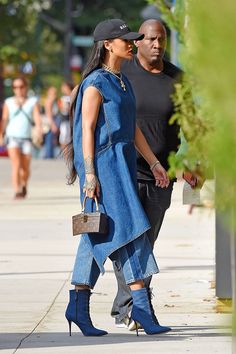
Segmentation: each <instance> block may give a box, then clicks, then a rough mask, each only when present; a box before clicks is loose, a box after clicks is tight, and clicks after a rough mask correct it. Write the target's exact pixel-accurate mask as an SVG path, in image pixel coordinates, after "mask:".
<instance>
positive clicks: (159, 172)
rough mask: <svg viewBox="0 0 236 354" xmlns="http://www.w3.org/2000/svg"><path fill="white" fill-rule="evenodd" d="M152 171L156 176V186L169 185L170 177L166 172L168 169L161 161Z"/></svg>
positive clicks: (163, 186)
mask: <svg viewBox="0 0 236 354" xmlns="http://www.w3.org/2000/svg"><path fill="white" fill-rule="evenodd" d="M151 171H152V173H153V176H154V177H155V180H156V186H158V187H161V188H167V187H168V186H169V183H170V180H169V177H168V175H167V173H166V170H165V169H164V167H162V165H161V164H160V163H158V164H156V165H155V166H154V167H153V168H152V170H151Z"/></svg>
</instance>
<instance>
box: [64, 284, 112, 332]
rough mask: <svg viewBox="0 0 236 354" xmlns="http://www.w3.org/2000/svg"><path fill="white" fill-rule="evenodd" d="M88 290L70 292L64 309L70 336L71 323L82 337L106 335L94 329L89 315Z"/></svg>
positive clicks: (89, 294) (89, 293)
mask: <svg viewBox="0 0 236 354" xmlns="http://www.w3.org/2000/svg"><path fill="white" fill-rule="evenodd" d="M90 296H91V292H90V290H87V289H84V290H78V291H75V290H70V302H69V304H68V306H67V309H66V313H65V316H66V319H67V321H68V323H69V334H70V336H71V322H74V324H76V326H78V327H79V329H80V330H81V332H82V333H83V335H84V336H104V335H105V334H107V332H106V331H103V330H102V329H98V328H95V327H94V326H93V324H92V321H91V318H90V314H89V299H90Z"/></svg>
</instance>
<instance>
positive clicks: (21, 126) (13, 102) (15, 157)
mask: <svg viewBox="0 0 236 354" xmlns="http://www.w3.org/2000/svg"><path fill="white" fill-rule="evenodd" d="M12 89H13V92H14V96H12V97H9V98H7V99H6V100H5V103H4V106H3V114H2V135H4V134H6V138H7V148H8V154H9V157H10V159H11V163H12V184H13V188H14V191H15V197H14V198H15V199H22V198H25V196H26V194H27V183H28V179H29V175H30V161H31V151H32V142H31V129H32V126H33V125H35V127H36V129H37V130H38V134H39V135H40V134H41V117H40V111H39V105H38V102H37V98H36V97H28V96H27V91H28V85H27V81H26V79H25V78H24V77H19V78H15V79H14V80H13V82H12Z"/></svg>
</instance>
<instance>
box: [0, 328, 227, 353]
mask: <svg viewBox="0 0 236 354" xmlns="http://www.w3.org/2000/svg"><path fill="white" fill-rule="evenodd" d="M74 330H75V332H74V333H73V332H72V336H71V337H70V336H69V334H68V333H65V332H39V333H32V334H27V333H1V334H0V343H1V344H0V349H15V348H46V347H67V346H68V347H70V346H79V347H82V346H88V345H90V346H93V345H106V344H108V345H109V344H119V343H144V342H153V341H157V342H160V341H162V342H164V341H166V342H167V341H176V342H178V341H183V340H187V339H190V338H193V337H212V338H215V337H231V333H230V327H222V326H186V327H184V326H182V327H181V326H178V327H175V326H173V327H172V331H171V332H169V333H168V334H159V335H152V336H148V335H146V334H145V333H144V332H143V331H139V336H138V337H137V336H136V333H135V332H133V333H119V334H118V333H109V334H108V335H107V336H102V337H84V336H83V335H82V333H81V332H78V331H77V332H76V329H75V327H74ZM222 330H224V331H226V330H227V332H225V333H223V332H222ZM200 331H206V332H204V333H201V332H200Z"/></svg>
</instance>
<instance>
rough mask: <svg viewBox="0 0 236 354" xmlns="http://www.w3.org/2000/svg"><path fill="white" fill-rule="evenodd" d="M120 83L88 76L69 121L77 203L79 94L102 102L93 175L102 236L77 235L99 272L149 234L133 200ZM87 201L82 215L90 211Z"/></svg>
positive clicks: (132, 158)
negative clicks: (90, 92)
mask: <svg viewBox="0 0 236 354" xmlns="http://www.w3.org/2000/svg"><path fill="white" fill-rule="evenodd" d="M122 79H123V81H124V82H125V86H126V91H124V90H123V89H122V87H121V85H120V80H119V79H118V78H117V77H116V76H114V75H113V74H111V73H109V72H108V71H106V70H104V69H96V70H94V71H93V72H91V73H90V74H89V75H88V76H87V77H86V78H85V79H84V81H83V82H82V84H81V85H80V89H79V93H78V97H77V101H76V109H75V115H74V129H73V142H74V143H73V144H74V165H75V168H76V171H77V174H78V176H79V183H80V192H81V193H80V195H81V203H82V202H83V198H84V193H83V185H84V180H85V170H84V159H83V152H82V114H81V106H82V98H83V93H84V91H85V89H86V88H87V87H89V86H94V87H96V88H97V90H98V91H99V92H100V94H101V96H102V103H101V106H100V110H99V115H98V119H97V125H96V129H95V151H94V164H95V171H96V175H97V177H98V180H99V182H100V187H101V195H100V198H99V207H100V210H101V212H104V213H106V214H107V215H108V217H109V232H108V234H106V235H98V234H83V235H82V236H81V241H80V246H81V244H82V245H83V243H84V247H85V249H87V250H88V252H89V253H91V254H92V255H93V257H94V260H95V261H96V263H97V265H98V267H99V269H100V272H101V273H104V262H105V260H106V258H107V257H109V256H110V255H111V254H112V253H113V252H114V251H116V250H118V249H119V248H121V247H122V246H124V245H127V244H128V243H129V242H131V241H133V240H135V239H137V238H138V237H139V236H141V235H142V234H143V233H144V232H145V231H146V230H148V229H149V228H150V224H149V221H148V219H147V217H146V214H145V213H144V210H143V208H142V205H141V203H140V200H139V197H138V194H137V176H136V150H135V146H134V136H135V128H136V122H135V97H134V94H133V91H132V88H131V85H130V83H129V81H128V79H127V78H126V77H125V76H123V75H122ZM94 207H95V206H94V205H93V201H92V200H91V199H88V198H87V201H86V210H87V211H89V210H93V208H94Z"/></svg>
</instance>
